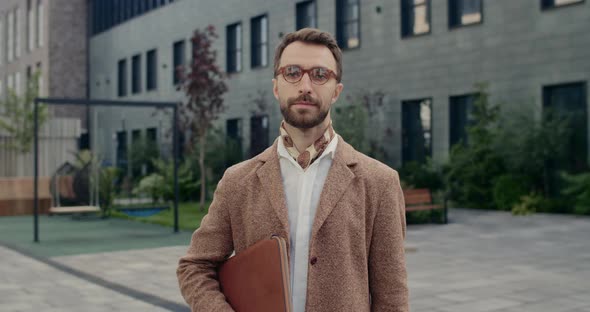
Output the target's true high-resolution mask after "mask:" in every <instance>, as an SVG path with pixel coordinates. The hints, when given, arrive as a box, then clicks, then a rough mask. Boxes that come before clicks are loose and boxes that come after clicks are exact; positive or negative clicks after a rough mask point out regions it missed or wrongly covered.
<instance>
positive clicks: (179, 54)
mask: <svg viewBox="0 0 590 312" xmlns="http://www.w3.org/2000/svg"><path fill="white" fill-rule="evenodd" d="M172 50H173V51H172V64H173V66H172V83H173V84H174V85H177V84H179V83H180V77H179V71H181V70H182V68H183V67H184V59H185V57H184V51H185V50H184V40H180V41H176V42H175V43H174V44H173V45H172Z"/></svg>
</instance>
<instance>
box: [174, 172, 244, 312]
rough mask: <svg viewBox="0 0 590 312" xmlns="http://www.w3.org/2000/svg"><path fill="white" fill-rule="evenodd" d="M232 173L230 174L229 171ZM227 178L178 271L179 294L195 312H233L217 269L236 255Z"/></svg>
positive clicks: (182, 259)
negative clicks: (220, 284)
mask: <svg viewBox="0 0 590 312" xmlns="http://www.w3.org/2000/svg"><path fill="white" fill-rule="evenodd" d="M228 171H229V170H228ZM227 180H228V178H227V171H226V175H224V177H223V178H222V179H221V181H220V182H219V183H218V185H217V189H216V190H215V194H214V196H213V202H212V203H211V205H210V207H209V212H208V214H207V215H206V216H205V217H204V218H203V220H202V222H201V226H200V227H199V228H198V229H197V230H196V231H195V232H194V233H193V236H192V239H191V243H190V246H189V248H188V252H187V254H186V255H185V256H183V257H182V258H180V261H179V264H178V269H177V271H176V274H177V277H178V283H179V286H180V292H181V293H182V296H183V297H184V299H185V300H186V302H187V303H188V304H189V305H190V307H191V310H192V311H207V312H208V311H233V309H232V308H231V306H230V305H229V304H228V303H227V301H226V300H225V296H224V295H223V293H221V291H220V287H219V281H218V278H217V267H218V266H219V264H220V263H221V262H223V261H225V260H226V259H227V258H228V257H229V256H230V255H231V253H232V252H233V250H234V246H233V240H232V231H231V223H230V217H229V213H228V207H229V206H228V205H231V204H232V203H231V198H232V197H231V187H230V185H229V182H228V181H227Z"/></svg>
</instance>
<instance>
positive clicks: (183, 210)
mask: <svg viewBox="0 0 590 312" xmlns="http://www.w3.org/2000/svg"><path fill="white" fill-rule="evenodd" d="M210 204H211V202H206V203H205V210H204V211H201V210H200V209H199V203H198V202H184V203H179V204H178V226H179V228H180V229H181V230H188V231H194V230H196V229H197V228H198V227H199V226H200V225H201V219H203V217H204V216H205V215H206V214H207V211H208V209H209V205H210ZM112 216H113V217H116V218H122V219H128V220H134V221H139V222H145V223H155V224H160V225H164V226H169V227H174V207H172V206H170V209H169V210H164V211H161V212H160V213H158V214H155V215H153V216H149V217H130V216H128V215H126V214H124V213H122V212H119V211H116V210H113V212H112Z"/></svg>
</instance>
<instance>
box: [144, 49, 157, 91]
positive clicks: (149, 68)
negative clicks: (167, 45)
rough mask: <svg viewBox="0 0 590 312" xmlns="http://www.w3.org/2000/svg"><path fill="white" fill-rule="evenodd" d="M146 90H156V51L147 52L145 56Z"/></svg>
mask: <svg viewBox="0 0 590 312" xmlns="http://www.w3.org/2000/svg"><path fill="white" fill-rule="evenodd" d="M145 65H146V74H147V81H146V87H145V88H146V90H148V91H149V90H156V89H157V88H158V53H157V51H156V49H153V50H149V51H148V52H147V55H146V63H145Z"/></svg>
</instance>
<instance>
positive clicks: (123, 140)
mask: <svg viewBox="0 0 590 312" xmlns="http://www.w3.org/2000/svg"><path fill="white" fill-rule="evenodd" d="M117 167H118V168H119V169H121V172H123V173H124V175H127V131H125V130H123V131H117Z"/></svg>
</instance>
